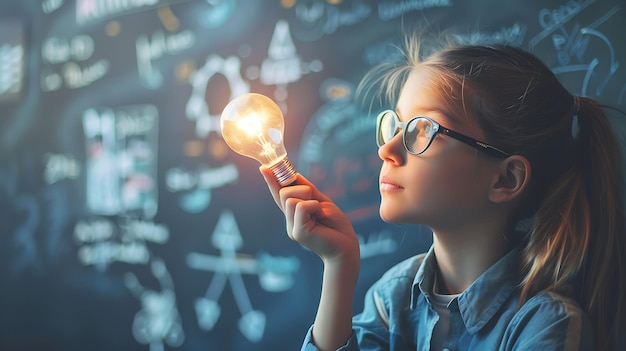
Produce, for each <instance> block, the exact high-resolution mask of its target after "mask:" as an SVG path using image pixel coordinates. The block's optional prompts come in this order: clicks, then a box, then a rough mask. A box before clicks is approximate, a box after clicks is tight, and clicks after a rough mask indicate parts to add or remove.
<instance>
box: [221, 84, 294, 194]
mask: <svg viewBox="0 0 626 351" xmlns="http://www.w3.org/2000/svg"><path fill="white" fill-rule="evenodd" d="M220 127H221V129H222V136H223V137H224V141H226V144H228V146H229V147H230V148H231V149H233V151H235V152H236V153H238V154H240V155H243V156H247V157H250V158H253V159H255V160H257V161H259V162H260V163H261V164H262V165H264V166H266V167H269V168H270V169H271V170H272V173H273V174H274V177H276V180H277V181H278V183H279V184H280V185H281V186H285V185H289V184H291V183H293V182H294V181H295V180H296V169H295V167H294V166H293V165H292V164H291V161H289V158H288V157H287V151H286V150H285V146H284V144H283V131H284V127H285V122H284V119H283V113H282V111H281V110H280V107H278V105H276V103H275V102H274V101H272V99H270V98H268V97H267V96H264V95H261V94H256V93H248V94H244V95H241V96H239V97H237V98H235V99H234V100H232V101H231V102H229V103H228V105H226V107H225V108H224V111H222V116H221V118H220Z"/></svg>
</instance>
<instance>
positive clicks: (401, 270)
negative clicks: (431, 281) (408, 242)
mask: <svg viewBox="0 0 626 351" xmlns="http://www.w3.org/2000/svg"><path fill="white" fill-rule="evenodd" d="M424 257H426V253H422V254H419V255H415V256H412V257H409V258H407V259H405V260H403V261H400V262H399V263H397V264H396V265H394V266H393V267H391V268H389V270H387V271H386V272H385V273H384V274H383V275H382V277H381V278H380V280H379V282H389V281H397V280H408V281H409V282H411V283H412V282H413V280H414V279H415V275H416V274H417V271H418V270H419V268H420V266H421V265H422V262H423V261H424Z"/></svg>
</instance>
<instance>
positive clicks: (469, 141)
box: [376, 110, 511, 158]
mask: <svg viewBox="0 0 626 351" xmlns="http://www.w3.org/2000/svg"><path fill="white" fill-rule="evenodd" d="M388 113H392V114H393V117H394V118H395V119H396V126H397V128H398V129H400V128H401V129H402V144H403V145H404V149H405V150H406V151H407V152H408V153H410V154H412V155H421V154H423V153H424V152H426V150H428V148H429V147H430V144H432V142H433V140H434V139H435V136H436V135H437V134H438V133H441V134H444V135H448V136H450V137H452V138H454V139H456V140H458V141H460V142H462V143H464V144H466V145H469V146H471V147H473V148H475V149H477V150H480V151H482V152H484V153H486V154H488V155H490V156H493V157H497V158H507V157H509V156H511V154H509V153H507V152H505V151H502V150H500V149H498V148H497V147H495V146H493V145H489V144H487V143H485V142H482V141H480V140H477V139H474V138H472V137H469V136H467V135H465V134H461V133H459V132H455V131H453V130H451V129H448V128H446V127H444V126H442V125H441V124H439V123H437V122H436V121H435V120H433V119H432V118H430V117H426V116H415V117H413V118H411V119H410V120H408V121H406V122H402V121H400V118H399V117H398V114H397V113H396V112H395V111H393V110H385V111H383V112H381V113H379V114H378V117H376V144H377V145H378V147H381V146H383V145H385V142H384V141H383V140H382V138H381V132H380V125H381V122H382V119H383V116H384V115H386V114H388ZM420 118H422V119H425V120H427V121H429V122H430V123H431V124H432V125H433V129H434V132H433V133H432V135H431V137H430V140H429V141H428V144H426V147H425V148H424V150H422V151H421V152H417V153H416V152H413V151H411V150H410V149H409V147H408V145H407V135H406V127H407V126H408V125H409V124H410V123H411V122H413V121H415V120H417V119H420ZM396 134H397V133H396ZM396 134H394V137H395V135H396Z"/></svg>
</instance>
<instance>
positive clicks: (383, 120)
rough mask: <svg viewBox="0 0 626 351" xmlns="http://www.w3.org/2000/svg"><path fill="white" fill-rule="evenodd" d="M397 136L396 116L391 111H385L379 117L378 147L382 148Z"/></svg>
mask: <svg viewBox="0 0 626 351" xmlns="http://www.w3.org/2000/svg"><path fill="white" fill-rule="evenodd" d="M396 134H398V125H397V123H396V116H395V115H394V113H393V112H392V111H385V112H383V113H382V114H381V115H380V116H379V122H378V137H377V139H378V140H377V141H378V146H383V145H385V144H386V143H388V142H389V140H391V139H392V138H393V137H394V136H395V135H396Z"/></svg>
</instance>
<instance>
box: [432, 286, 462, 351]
mask: <svg viewBox="0 0 626 351" xmlns="http://www.w3.org/2000/svg"><path fill="white" fill-rule="evenodd" d="M433 285H434V286H433V292H432V303H433V308H434V309H435V311H437V313H438V314H439V321H437V324H435V329H434V330H433V335H432V338H431V340H430V349H431V350H434V351H439V350H441V349H442V347H443V345H444V343H445V341H446V337H447V336H448V332H449V331H450V310H449V309H448V306H449V305H450V302H452V300H454V299H456V298H457V297H458V296H459V295H460V294H454V295H442V294H437V293H436V291H437V278H435V284H433Z"/></svg>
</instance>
